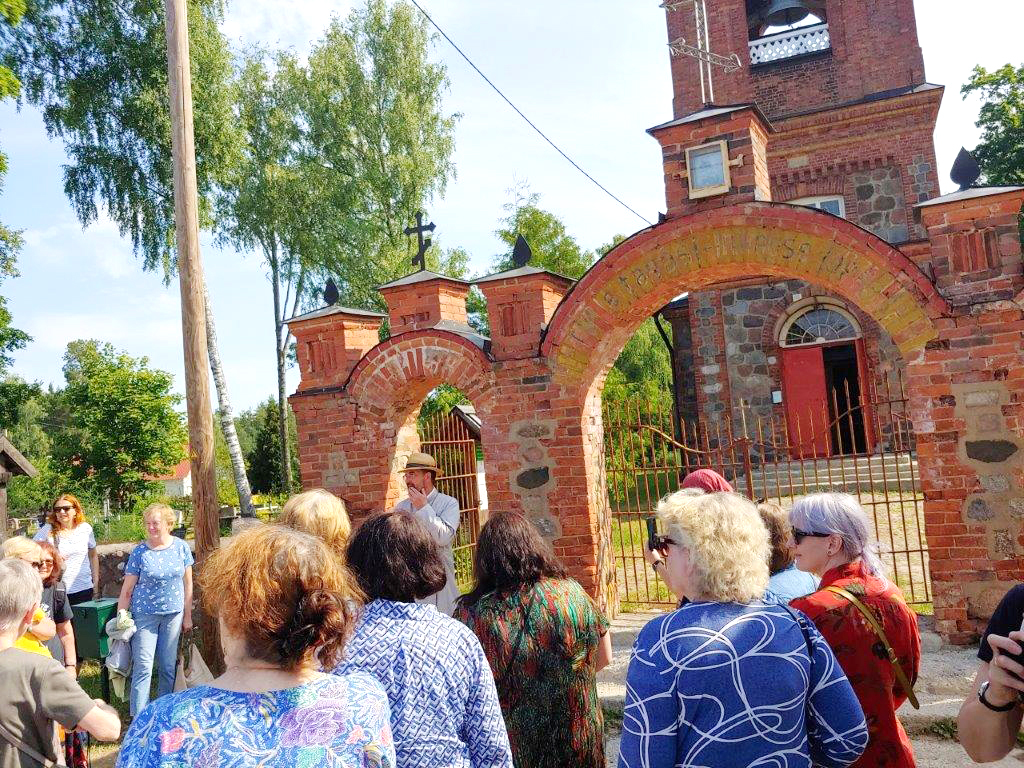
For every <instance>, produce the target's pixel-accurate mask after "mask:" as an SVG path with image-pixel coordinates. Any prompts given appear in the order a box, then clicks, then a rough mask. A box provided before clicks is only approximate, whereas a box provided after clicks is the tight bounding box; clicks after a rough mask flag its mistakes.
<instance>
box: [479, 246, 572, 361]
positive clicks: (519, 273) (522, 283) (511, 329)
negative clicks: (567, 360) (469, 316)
mask: <svg viewBox="0 0 1024 768" xmlns="http://www.w3.org/2000/svg"><path fill="white" fill-rule="evenodd" d="M574 282H575V281H573V280H570V279H569V278H567V277H562V276H561V275H556V274H555V273H554V272H548V271H546V270H543V269H538V268H536V267H530V266H526V267H520V268H519V269H513V270H509V271H507V272H499V273H497V274H495V275H488V276H487V277H483V278H480V279H479V280H477V281H476V285H477V286H478V287H479V288H480V290H481V291H483V294H484V298H486V299H487V317H488V318H489V319H490V323H491V355H492V356H493V357H494V359H495V360H516V359H522V358H527V357H535V356H536V355H537V352H538V350H539V348H540V337H541V333H543V331H544V328H545V327H547V324H548V321H549V320H550V319H551V315H552V314H553V313H554V311H555V308H556V307H557V306H558V304H559V302H561V300H562V298H563V297H564V296H565V294H566V293H567V292H568V290H569V288H571V287H572V285H573V283H574Z"/></svg>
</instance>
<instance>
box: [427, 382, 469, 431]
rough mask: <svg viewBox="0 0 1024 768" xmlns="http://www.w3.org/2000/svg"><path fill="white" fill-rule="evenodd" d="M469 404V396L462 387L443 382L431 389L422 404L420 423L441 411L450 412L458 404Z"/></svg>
mask: <svg viewBox="0 0 1024 768" xmlns="http://www.w3.org/2000/svg"><path fill="white" fill-rule="evenodd" d="M467 404H469V398H468V397H466V395H465V394H464V393H463V392H462V390H461V389H458V388H457V387H453V386H452V385H451V384H442V385H441V386H439V387H437V388H435V389H433V390H431V392H430V393H429V394H428V395H427V396H426V397H425V398H424V399H423V404H422V405H421V406H420V415H419V423H420V425H423V424H424V423H426V422H427V420H429V419H431V418H433V417H435V416H437V415H438V414H440V413H448V411H450V410H451V409H452V408H453V407H454V406H456V405H467Z"/></svg>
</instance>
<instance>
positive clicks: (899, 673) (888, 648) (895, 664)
mask: <svg viewBox="0 0 1024 768" xmlns="http://www.w3.org/2000/svg"><path fill="white" fill-rule="evenodd" d="M825 589H826V590H827V591H829V592H832V593H834V594H836V595H839V596H840V597H844V598H846V599H847V600H849V601H850V602H851V603H853V605H854V606H855V607H856V608H857V610H858V611H860V612H861V614H862V615H863V616H864V618H865V619H867V622H868V624H869V625H870V626H871V629H873V630H874V631H875V634H876V635H877V636H878V639H879V640H881V641H882V645H883V646H884V647H885V652H886V653H887V654H888V655H889V663H890V664H892V671H893V672H894V673H895V674H896V679H897V680H898V681H899V684H900V686H901V687H902V688H903V691H904V693H906V694H907V699H909V700H910V705H911V706H912V707H913V708H914V709H920V708H921V705H920V704H919V703H918V701H917V696H916V695H915V694H914V688H913V686H912V685H911V684H910V680H908V679H907V675H906V673H905V672H904V671H903V668H902V667H901V666H900V663H899V659H897V658H896V651H894V650H893V648H892V645H891V644H890V643H889V638H888V637H886V635H885V630H884V629H882V625H881V624H880V623H879V622H878V619H876V618H875V616H874V614H873V613H871V611H870V609H869V608H868V607H867V606H866V605H864V603H862V602H861V601H860V600H858V599H857V597H856V596H855V595H853V594H851V593H850V592H848V591H846V590H845V589H843V588H842V587H836V586H831V587H825Z"/></svg>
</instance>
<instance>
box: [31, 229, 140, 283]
mask: <svg viewBox="0 0 1024 768" xmlns="http://www.w3.org/2000/svg"><path fill="white" fill-rule="evenodd" d="M23 235H24V238H25V248H24V250H23V252H22V256H21V258H22V259H23V260H26V261H27V260H32V261H34V262H38V263H42V264H47V265H50V266H53V267H57V268H60V267H62V266H68V265H70V264H72V263H82V262H86V263H89V264H94V265H95V266H96V267H98V268H99V270H100V271H101V272H102V273H103V274H104V275H105V276H106V277H109V278H113V279H119V278H123V277H126V276H128V275H129V274H132V273H134V272H137V271H138V270H139V269H140V264H139V262H138V260H137V259H136V258H135V256H134V254H133V253H132V247H131V242H130V241H128V240H127V239H125V238H122V237H121V234H120V233H119V232H118V231H117V224H115V223H114V222H113V220H111V219H110V218H109V217H107V216H106V215H101V216H100V217H99V219H98V220H97V221H95V222H93V223H92V224H91V225H90V226H89V227H88V228H87V229H85V230H83V229H82V227H81V225H80V224H79V223H78V220H77V219H74V218H64V219H62V220H60V221H59V222H58V223H56V224H52V225H50V226H48V227H45V228H43V229H27V230H25V232H24V233H23Z"/></svg>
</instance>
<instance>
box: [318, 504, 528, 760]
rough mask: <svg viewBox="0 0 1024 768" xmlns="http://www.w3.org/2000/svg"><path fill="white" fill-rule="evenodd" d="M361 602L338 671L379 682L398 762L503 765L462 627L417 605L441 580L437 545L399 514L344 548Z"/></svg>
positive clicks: (471, 642) (380, 518)
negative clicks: (364, 675)
mask: <svg viewBox="0 0 1024 768" xmlns="http://www.w3.org/2000/svg"><path fill="white" fill-rule="evenodd" d="M348 565H349V567H350V568H351V569H352V571H353V572H354V573H355V575H356V578H357V579H358V581H359V586H360V588H361V589H362V591H363V592H364V593H365V595H366V597H367V599H368V600H369V601H370V602H369V603H368V604H367V606H366V608H365V609H364V611H363V616H362V618H361V619H360V622H359V625H358V626H357V627H356V631H355V634H354V635H353V637H352V640H351V642H350V643H349V645H348V647H347V648H346V652H345V660H344V663H342V664H341V665H340V666H339V667H338V668H337V670H336V672H337V673H338V674H351V673H352V672H355V671H362V672H366V673H369V674H370V675H373V676H374V677H375V678H376V679H377V680H379V681H380V682H381V683H382V684H383V686H384V689H385V690H386V691H387V693H388V700H389V701H390V704H391V727H392V729H393V731H394V738H395V752H396V755H397V760H398V765H399V766H400V767H401V768H492V767H493V768H512V750H511V747H510V746H509V742H508V732H507V731H506V729H505V720H504V718H503V717H502V714H501V705H500V704H499V703H498V691H497V690H496V689H495V687H494V678H493V677H492V676H491V667H490V664H488V662H487V657H486V656H485V655H484V651H483V648H482V647H481V646H480V641H479V640H478V639H477V637H476V635H475V634H473V632H472V630H470V629H469V627H467V626H465V625H464V624H462V623H461V622H458V621H456V620H455V619H452V618H450V617H449V616H446V615H445V614H443V613H441V612H439V611H438V610H437V608H436V606H434V605H433V604H430V603H423V604H417V603H416V602H415V601H416V600H417V599H422V598H424V597H427V596H429V595H433V594H435V593H436V592H437V591H438V590H439V589H440V588H441V587H443V586H444V584H445V580H446V578H447V576H446V572H445V567H444V562H443V560H442V559H441V550H440V548H439V547H438V545H437V543H436V542H435V540H434V538H433V536H432V535H431V533H430V531H429V530H427V527H426V526H425V525H424V524H423V523H422V522H421V521H420V520H419V519H417V518H416V517H414V516H413V515H412V514H411V513H409V512H404V511H399V510H392V511H391V512H385V513H383V514H380V515H376V516H374V517H371V518H370V519H369V520H367V521H366V522H364V523H363V524H362V525H361V526H359V529H358V530H357V531H356V534H355V536H354V537H353V538H352V541H351V542H350V543H349V547H348Z"/></svg>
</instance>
